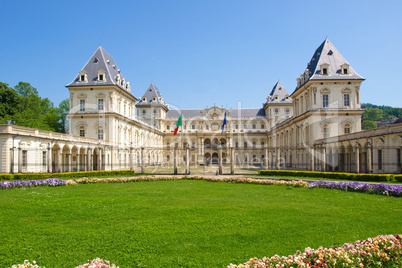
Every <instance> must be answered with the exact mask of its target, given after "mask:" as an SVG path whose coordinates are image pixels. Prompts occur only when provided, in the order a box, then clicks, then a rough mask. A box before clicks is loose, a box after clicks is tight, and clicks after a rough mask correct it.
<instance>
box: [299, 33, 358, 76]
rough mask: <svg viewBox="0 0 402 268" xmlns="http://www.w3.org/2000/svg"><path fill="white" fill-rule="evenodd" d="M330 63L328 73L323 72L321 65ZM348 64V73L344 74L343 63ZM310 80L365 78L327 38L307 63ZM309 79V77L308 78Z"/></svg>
mask: <svg viewBox="0 0 402 268" xmlns="http://www.w3.org/2000/svg"><path fill="white" fill-rule="evenodd" d="M322 64H328V72H329V74H328V75H324V74H321V67H320V66H321V65H322ZM344 64H348V65H349V72H348V74H342V70H341V65H344ZM307 69H308V70H309V78H308V79H309V80H330V79H364V78H363V77H362V76H360V75H359V74H358V73H357V72H356V71H355V70H354V69H353V68H352V66H350V64H349V63H348V62H347V60H346V59H345V58H344V57H343V56H342V54H341V53H340V52H339V51H338V50H337V49H336V47H335V46H334V45H333V44H332V43H331V42H330V41H329V40H328V38H326V39H325V40H324V42H323V43H322V44H321V45H320V46H319V47H318V48H317V50H316V51H315V52H314V55H313V57H312V58H311V60H310V62H309V63H308V64H307ZM306 81H307V79H306Z"/></svg>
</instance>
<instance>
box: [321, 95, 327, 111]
mask: <svg viewBox="0 0 402 268" xmlns="http://www.w3.org/2000/svg"><path fill="white" fill-rule="evenodd" d="M322 107H324V108H328V95H327V94H325V95H322Z"/></svg>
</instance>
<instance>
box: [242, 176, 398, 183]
mask: <svg viewBox="0 0 402 268" xmlns="http://www.w3.org/2000/svg"><path fill="white" fill-rule="evenodd" d="M245 177H250V178H267V179H268V178H271V179H288V180H308V181H349V182H354V181H352V180H339V179H329V178H313V177H292V176H271V175H247V176H245ZM359 182H364V183H382V184H402V182H398V181H378V182H375V181H359Z"/></svg>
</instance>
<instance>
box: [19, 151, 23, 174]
mask: <svg viewBox="0 0 402 268" xmlns="http://www.w3.org/2000/svg"><path fill="white" fill-rule="evenodd" d="M21 172H22V148H21V147H18V173H21Z"/></svg>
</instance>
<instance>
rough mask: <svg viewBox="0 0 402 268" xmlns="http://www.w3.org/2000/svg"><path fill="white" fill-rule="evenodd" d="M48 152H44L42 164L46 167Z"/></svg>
mask: <svg viewBox="0 0 402 268" xmlns="http://www.w3.org/2000/svg"><path fill="white" fill-rule="evenodd" d="M46 162H47V161H46V152H45V151H43V152H42V166H44V167H46Z"/></svg>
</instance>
